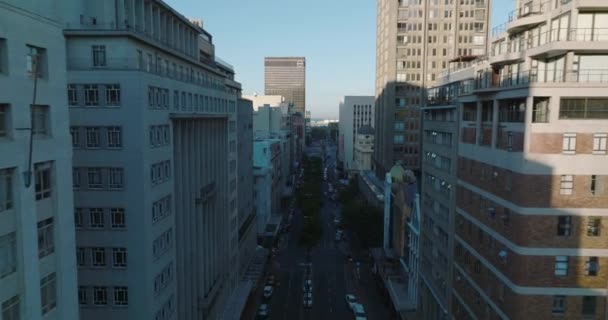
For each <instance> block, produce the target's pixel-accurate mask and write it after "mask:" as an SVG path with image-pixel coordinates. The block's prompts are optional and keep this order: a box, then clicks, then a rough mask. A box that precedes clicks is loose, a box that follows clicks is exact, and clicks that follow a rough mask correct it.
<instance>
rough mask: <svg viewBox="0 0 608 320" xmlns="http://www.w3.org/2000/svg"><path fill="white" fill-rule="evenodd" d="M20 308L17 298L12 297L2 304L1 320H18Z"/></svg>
mask: <svg viewBox="0 0 608 320" xmlns="http://www.w3.org/2000/svg"><path fill="white" fill-rule="evenodd" d="M20 314H21V307H20V301H19V296H13V297H11V298H9V299H8V300H6V301H4V302H2V319H4V320H20V319H21V315H20Z"/></svg>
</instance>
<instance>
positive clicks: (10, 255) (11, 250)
mask: <svg viewBox="0 0 608 320" xmlns="http://www.w3.org/2000/svg"><path fill="white" fill-rule="evenodd" d="M16 250H17V243H16V238H15V233H14V232H12V233H9V234H6V235H3V236H0V279H2V278H4V277H6V276H8V275H10V274H12V273H13V272H15V271H16V270H17V251H16Z"/></svg>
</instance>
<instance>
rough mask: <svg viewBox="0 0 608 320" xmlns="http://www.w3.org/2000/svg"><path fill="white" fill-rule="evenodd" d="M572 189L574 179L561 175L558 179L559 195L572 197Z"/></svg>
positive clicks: (570, 176)
mask: <svg viewBox="0 0 608 320" xmlns="http://www.w3.org/2000/svg"><path fill="white" fill-rule="evenodd" d="M573 188H574V177H573V176H572V175H562V176H561V177H560V184H559V194H561V195H563V196H570V195H572V190H573Z"/></svg>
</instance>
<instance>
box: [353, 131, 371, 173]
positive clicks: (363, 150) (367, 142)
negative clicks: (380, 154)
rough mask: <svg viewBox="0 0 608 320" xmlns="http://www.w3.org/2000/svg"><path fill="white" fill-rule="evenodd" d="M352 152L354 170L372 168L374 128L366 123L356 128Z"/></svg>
mask: <svg viewBox="0 0 608 320" xmlns="http://www.w3.org/2000/svg"><path fill="white" fill-rule="evenodd" d="M354 153H355V165H354V169H355V170H357V171H364V170H371V169H372V156H373V154H374V128H372V127H371V126H369V125H366V126H363V127H361V128H359V130H357V138H356V139H355V150H354Z"/></svg>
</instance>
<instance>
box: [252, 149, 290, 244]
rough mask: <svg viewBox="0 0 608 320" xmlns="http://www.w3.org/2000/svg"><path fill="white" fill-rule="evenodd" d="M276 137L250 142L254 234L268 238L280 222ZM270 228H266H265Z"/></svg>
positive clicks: (280, 172)
mask: <svg viewBox="0 0 608 320" xmlns="http://www.w3.org/2000/svg"><path fill="white" fill-rule="evenodd" d="M281 145H282V141H281V140H280V139H255V140H254V142H253V175H254V196H253V199H254V205H255V207H256V215H257V226H258V237H265V238H272V237H274V234H275V233H276V231H277V228H276V227H278V222H280V221H281V215H280V213H281V211H280V209H281V196H282V194H283V189H284V187H285V179H284V175H283V170H286V169H284V164H283V163H282V160H283V156H282V155H281V153H282V152H281V151H282V150H281ZM269 230H270V231H269Z"/></svg>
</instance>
